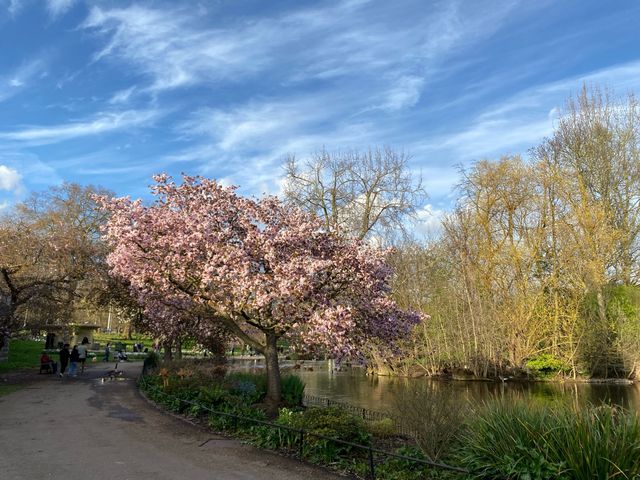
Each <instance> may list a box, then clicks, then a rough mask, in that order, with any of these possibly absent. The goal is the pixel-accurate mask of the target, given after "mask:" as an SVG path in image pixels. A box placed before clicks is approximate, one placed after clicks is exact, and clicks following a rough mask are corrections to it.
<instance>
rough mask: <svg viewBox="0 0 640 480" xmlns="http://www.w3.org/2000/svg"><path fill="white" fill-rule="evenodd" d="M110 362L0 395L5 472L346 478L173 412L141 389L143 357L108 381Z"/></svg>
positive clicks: (190, 478)
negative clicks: (156, 405) (150, 400)
mask: <svg viewBox="0 0 640 480" xmlns="http://www.w3.org/2000/svg"><path fill="white" fill-rule="evenodd" d="M122 366H123V364H120V367H122ZM110 367H113V364H112V363H109V364H100V365H92V366H91V368H90V369H88V371H87V372H85V374H84V376H82V377H78V378H64V379H59V378H57V377H56V378H53V377H52V376H47V378H46V379H43V378H42V377H40V378H38V381H37V382H33V383H31V384H30V385H28V386H26V387H25V388H23V389H21V390H19V391H17V392H14V393H11V394H9V395H6V396H3V397H0V479H7V480H23V479H24V480H35V479H38V480H41V479H65V480H76V479H78V480H80V479H82V480H87V479H118V480H127V479H130V480H134V479H135V480H147V479H149V480H151V479H153V480H165V479H166V480H177V479H180V480H207V479H238V480H244V479H282V480H298V479H300V480H303V479H304V480H314V479H318V480H325V479H326V480H329V479H338V478H344V477H339V476H337V475H333V474H331V473H328V472H326V471H324V470H322V469H319V468H315V467H313V466H310V465H306V464H304V463H302V462H299V461H297V460H295V459H291V458H285V457H281V456H279V455H276V454H274V453H271V452H267V451H263V450H259V449H256V448H253V447H250V446H247V445H243V444H241V443H240V442H238V441H236V440H233V439H227V438H224V437H220V436H216V435H212V434H211V433H208V432H206V431H204V430H202V429H200V428H199V427H196V426H193V425H190V424H188V423H185V422H184V421H182V420H179V419H176V418H174V417H172V416H169V415H166V414H164V413H162V412H160V411H158V410H157V409H155V408H154V407H153V406H151V405H149V404H148V403H147V402H146V401H145V400H144V399H143V398H142V397H141V396H140V394H139V393H138V391H137V389H136V386H135V378H136V377H137V375H138V373H139V371H140V364H124V367H123V370H125V375H124V379H123V380H120V381H118V380H107V381H104V382H103V381H102V377H103V376H104V375H105V374H106V373H107V371H108V369H109V368H110ZM208 439H211V440H210V441H208V442H206V443H205V445H204V446H202V447H200V445H201V444H202V443H203V442H205V441H206V440H208Z"/></svg>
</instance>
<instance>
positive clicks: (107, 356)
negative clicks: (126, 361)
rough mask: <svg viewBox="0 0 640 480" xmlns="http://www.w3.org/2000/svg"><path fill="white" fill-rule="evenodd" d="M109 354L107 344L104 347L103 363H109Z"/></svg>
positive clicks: (108, 345)
mask: <svg viewBox="0 0 640 480" xmlns="http://www.w3.org/2000/svg"><path fill="white" fill-rule="evenodd" d="M110 353H111V343H109V342H107V345H106V346H105V347H104V361H105V362H108V361H109V354H110Z"/></svg>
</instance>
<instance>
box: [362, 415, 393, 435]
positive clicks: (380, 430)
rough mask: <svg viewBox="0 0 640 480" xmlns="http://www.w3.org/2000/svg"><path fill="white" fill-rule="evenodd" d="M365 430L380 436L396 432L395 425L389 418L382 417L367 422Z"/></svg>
mask: <svg viewBox="0 0 640 480" xmlns="http://www.w3.org/2000/svg"><path fill="white" fill-rule="evenodd" d="M367 430H369V432H370V433H371V434H372V435H374V436H376V437H380V438H385V437H392V436H394V435H395V434H396V425H395V423H394V422H393V420H392V419H390V418H388V417H387V418H383V419H381V420H376V421H374V422H369V423H368V424H367Z"/></svg>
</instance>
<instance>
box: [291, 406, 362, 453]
mask: <svg viewBox="0 0 640 480" xmlns="http://www.w3.org/2000/svg"><path fill="white" fill-rule="evenodd" d="M299 421H301V424H299V425H296V423H297V422H296V423H294V425H296V426H298V427H299V428H302V429H304V430H307V431H309V432H311V433H316V434H319V435H323V436H326V437H330V438H332V439H337V440H344V441H347V442H351V443H356V444H359V445H369V444H370V441H371V439H370V436H369V433H368V432H367V430H366V428H365V426H364V423H363V421H362V419H361V418H359V417H356V416H355V415H353V414H351V413H349V412H347V411H345V410H343V409H341V408H338V407H327V408H315V407H314V408H309V409H308V410H306V411H305V412H304V414H303V415H302V416H301V417H299ZM354 448H355V447H352V446H350V445H345V444H341V443H338V442H333V441H331V440H327V439H324V438H319V437H315V436H313V435H306V437H305V448H304V450H303V451H304V454H305V455H308V456H309V457H310V458H311V459H312V460H321V461H324V462H332V461H334V460H335V459H336V458H337V457H339V456H341V455H345V454H349V453H352V452H353V453H359V452H354Z"/></svg>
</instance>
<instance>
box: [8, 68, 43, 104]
mask: <svg viewBox="0 0 640 480" xmlns="http://www.w3.org/2000/svg"><path fill="white" fill-rule="evenodd" d="M45 69H46V62H45V61H44V60H43V59H42V58H37V59H34V60H31V61H29V62H25V63H23V64H22V65H20V66H19V67H18V68H17V69H15V70H14V71H13V72H11V73H8V74H5V75H0V102H2V101H4V100H7V99H9V98H11V97H13V96H14V95H17V94H19V93H20V92H22V91H23V90H24V89H25V88H27V87H28V86H29V84H30V83H31V81H32V80H33V79H34V78H36V77H39V76H42V75H43V74H44V73H45Z"/></svg>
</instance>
